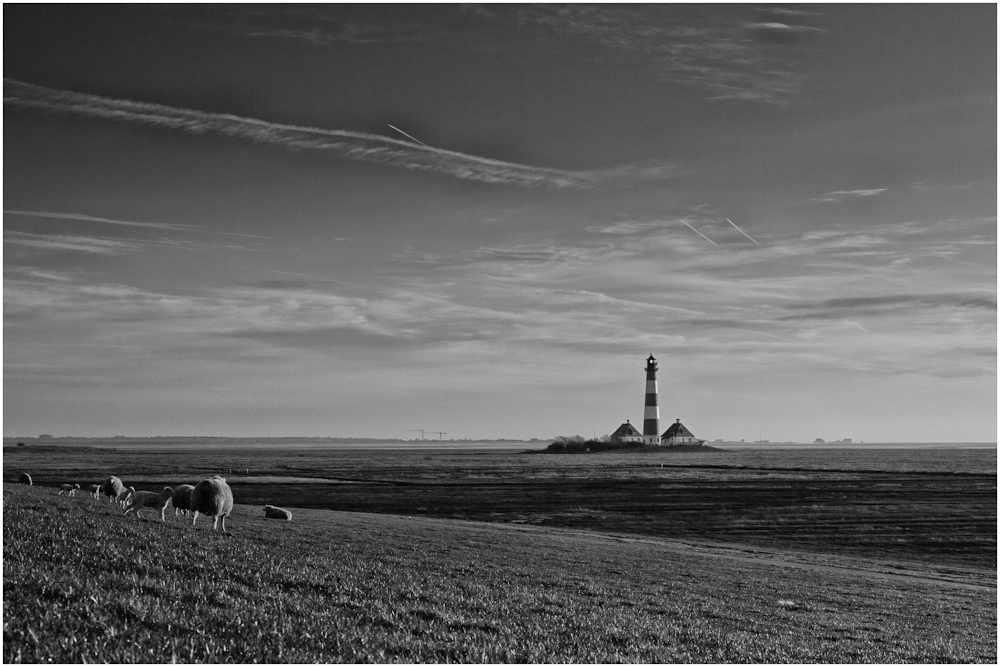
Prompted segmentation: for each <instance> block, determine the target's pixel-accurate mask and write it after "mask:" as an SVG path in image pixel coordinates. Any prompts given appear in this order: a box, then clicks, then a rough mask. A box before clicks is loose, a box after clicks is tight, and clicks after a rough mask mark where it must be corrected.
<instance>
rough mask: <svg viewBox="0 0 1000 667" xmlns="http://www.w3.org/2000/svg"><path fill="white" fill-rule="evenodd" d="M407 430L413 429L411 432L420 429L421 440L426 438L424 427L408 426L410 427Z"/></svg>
mask: <svg viewBox="0 0 1000 667" xmlns="http://www.w3.org/2000/svg"><path fill="white" fill-rule="evenodd" d="M406 430H407V431H411V432H416V431H420V439H421V440H423V439H424V429H422V428H408V429H406Z"/></svg>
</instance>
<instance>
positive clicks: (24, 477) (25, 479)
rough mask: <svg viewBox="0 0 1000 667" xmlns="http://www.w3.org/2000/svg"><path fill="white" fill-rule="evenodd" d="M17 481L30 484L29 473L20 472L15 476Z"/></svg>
mask: <svg viewBox="0 0 1000 667" xmlns="http://www.w3.org/2000/svg"><path fill="white" fill-rule="evenodd" d="M17 483H18V484H27V485H28V486H31V475H29V474H28V473H26V472H22V473H21V474H20V475H18V476H17Z"/></svg>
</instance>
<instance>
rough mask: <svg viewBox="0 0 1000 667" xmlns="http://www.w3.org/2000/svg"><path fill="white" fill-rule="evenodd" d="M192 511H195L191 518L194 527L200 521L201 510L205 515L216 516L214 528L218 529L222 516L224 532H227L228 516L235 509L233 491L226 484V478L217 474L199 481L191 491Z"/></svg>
mask: <svg viewBox="0 0 1000 667" xmlns="http://www.w3.org/2000/svg"><path fill="white" fill-rule="evenodd" d="M191 511H192V512H193V513H194V518H193V519H191V527H192V528H193V527H194V525H195V523H196V522H197V521H198V513H199V512H200V513H201V514H204V515H205V516H214V517H215V523H213V524H212V530H218V528H219V518H220V517H221V518H222V532H226V517H227V516H229V513H230V512H232V511H233V491H232V489H230V488H229V485H228V484H226V480H225V479H223V478H222V477H219V476H218V475H216V476H215V477H211V478H209V479H206V480H203V481H201V482H198V485H197V486H195V487H194V490H193V491H192V492H191Z"/></svg>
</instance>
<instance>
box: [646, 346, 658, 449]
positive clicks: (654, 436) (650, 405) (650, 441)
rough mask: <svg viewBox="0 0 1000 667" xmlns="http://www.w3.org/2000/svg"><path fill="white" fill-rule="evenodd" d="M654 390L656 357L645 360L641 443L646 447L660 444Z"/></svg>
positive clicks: (655, 391) (655, 390)
mask: <svg viewBox="0 0 1000 667" xmlns="http://www.w3.org/2000/svg"><path fill="white" fill-rule="evenodd" d="M657 394H658V392H657V389H656V357H654V356H653V355H652V354H650V355H649V359H646V407H645V408H644V409H643V414H642V441H643V442H644V443H645V444H647V445H658V444H660V403H659V400H658V397H657Z"/></svg>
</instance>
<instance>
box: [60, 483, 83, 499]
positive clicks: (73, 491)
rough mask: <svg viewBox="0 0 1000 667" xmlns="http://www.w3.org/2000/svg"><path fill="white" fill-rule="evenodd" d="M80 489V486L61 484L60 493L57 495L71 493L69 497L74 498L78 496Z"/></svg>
mask: <svg viewBox="0 0 1000 667" xmlns="http://www.w3.org/2000/svg"><path fill="white" fill-rule="evenodd" d="M79 488H80V485H79V484H61V485H60V486H59V493H57V494H56V495H57V496H61V495H62V494H63V492H64V491H69V493H68V494H67V495H70V496H73V495H76V490H77V489H79Z"/></svg>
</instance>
